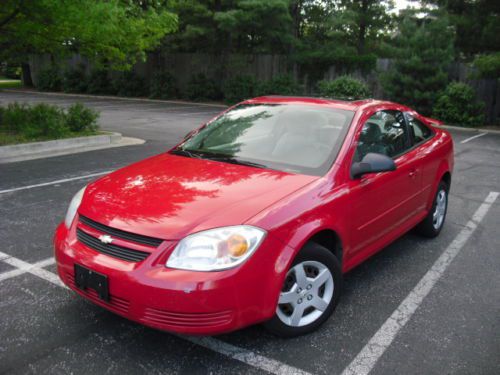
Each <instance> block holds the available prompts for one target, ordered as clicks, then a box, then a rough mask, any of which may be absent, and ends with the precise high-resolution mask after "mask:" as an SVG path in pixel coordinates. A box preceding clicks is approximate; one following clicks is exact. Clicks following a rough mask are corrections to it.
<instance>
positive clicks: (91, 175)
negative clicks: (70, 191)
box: [0, 171, 113, 194]
mask: <svg viewBox="0 0 500 375" xmlns="http://www.w3.org/2000/svg"><path fill="white" fill-rule="evenodd" d="M111 172H113V171H106V172H99V173H91V174H87V175H85V176H77V177H70V178H63V179H61V180H55V181H51V182H44V183H41V184H36V185H27V186H21V187H17V188H12V189H6V190H0V194H4V193H12V192H13V191H19V190H26V189H33V188H37V187H42V186H50V185H57V184H62V183H65V182H70V181H77V180H84V179H86V178H91V177H97V176H102V175H104V174H108V173H111Z"/></svg>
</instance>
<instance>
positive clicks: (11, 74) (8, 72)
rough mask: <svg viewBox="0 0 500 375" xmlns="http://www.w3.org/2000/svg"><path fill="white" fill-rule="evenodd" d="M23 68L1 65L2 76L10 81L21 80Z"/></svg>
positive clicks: (6, 64)
mask: <svg viewBox="0 0 500 375" xmlns="http://www.w3.org/2000/svg"><path fill="white" fill-rule="evenodd" d="M21 73H22V70H21V67H19V66H16V65H10V64H8V63H1V64H0V76H4V77H5V78H9V79H20V78H21Z"/></svg>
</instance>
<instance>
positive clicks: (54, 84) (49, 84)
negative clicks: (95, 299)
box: [36, 67, 62, 91]
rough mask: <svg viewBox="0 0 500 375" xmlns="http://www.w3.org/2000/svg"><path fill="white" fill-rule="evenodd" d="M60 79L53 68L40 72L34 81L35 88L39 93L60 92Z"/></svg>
mask: <svg viewBox="0 0 500 375" xmlns="http://www.w3.org/2000/svg"><path fill="white" fill-rule="evenodd" d="M61 86H62V79H61V76H60V74H59V70H58V69H57V68H55V67H52V68H48V69H43V70H40V72H39V73H38V78H37V81H36V88H37V89H38V90H40V91H60V90H61Z"/></svg>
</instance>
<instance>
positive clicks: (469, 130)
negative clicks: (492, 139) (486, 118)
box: [436, 125, 500, 134]
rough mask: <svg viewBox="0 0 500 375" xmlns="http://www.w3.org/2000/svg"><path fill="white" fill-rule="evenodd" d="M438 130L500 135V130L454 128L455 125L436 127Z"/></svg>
mask: <svg viewBox="0 0 500 375" xmlns="http://www.w3.org/2000/svg"><path fill="white" fill-rule="evenodd" d="M436 127H437V128H444V129H450V130H463V131H466V132H478V133H479V132H483V133H491V134H500V130H496V129H484V128H465V127H461V126H453V125H436Z"/></svg>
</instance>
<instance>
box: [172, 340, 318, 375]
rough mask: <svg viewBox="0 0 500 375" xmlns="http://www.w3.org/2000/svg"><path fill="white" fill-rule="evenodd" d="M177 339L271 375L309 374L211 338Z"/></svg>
mask: <svg viewBox="0 0 500 375" xmlns="http://www.w3.org/2000/svg"><path fill="white" fill-rule="evenodd" d="M178 337H180V338H182V339H184V340H188V341H191V342H192V343H194V344H196V345H199V346H203V347H204V348H207V349H210V350H212V351H214V352H217V353H220V354H223V355H225V356H226V357H230V358H232V359H236V360H237V361H240V362H243V363H246V364H247V365H250V366H252V367H256V368H259V369H261V370H264V371H267V372H269V373H271V374H277V375H278V374H279V375H309V374H310V373H308V372H306V371H303V370H300V369H298V368H296V367H292V366H289V365H287V364H285V363H283V362H279V361H276V360H274V359H271V358H267V357H264V356H262V355H260V354H256V353H254V352H252V351H250V350H246V349H243V348H239V347H237V346H234V345H231V344H228V343H226V342H224V341H220V340H217V339H214V338H212V337H194V336H180V335H178Z"/></svg>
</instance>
